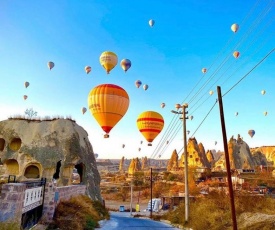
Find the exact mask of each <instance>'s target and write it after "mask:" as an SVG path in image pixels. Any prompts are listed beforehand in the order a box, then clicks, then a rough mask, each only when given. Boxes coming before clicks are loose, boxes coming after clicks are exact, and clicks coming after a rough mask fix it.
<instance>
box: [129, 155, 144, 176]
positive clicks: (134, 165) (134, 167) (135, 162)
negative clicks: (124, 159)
mask: <svg viewBox="0 0 275 230" xmlns="http://www.w3.org/2000/svg"><path fill="white" fill-rule="evenodd" d="M140 170H141V164H140V161H139V159H138V158H133V159H132V161H131V163H130V165H129V168H128V173H129V175H133V174H134V173H135V172H137V171H140Z"/></svg>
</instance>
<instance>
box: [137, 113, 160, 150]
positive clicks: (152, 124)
mask: <svg viewBox="0 0 275 230" xmlns="http://www.w3.org/2000/svg"><path fill="white" fill-rule="evenodd" d="M163 126H164V120H163V117H162V116H161V115H160V114H159V113H157V112H154V111H145V112H143V113H141V114H140V115H139V116H138V118H137V127H138V130H139V131H140V132H141V134H142V135H143V136H144V137H145V139H146V140H147V141H148V146H152V142H153V141H154V139H155V138H156V137H157V136H158V134H159V133H160V132H161V130H162V129H163Z"/></svg>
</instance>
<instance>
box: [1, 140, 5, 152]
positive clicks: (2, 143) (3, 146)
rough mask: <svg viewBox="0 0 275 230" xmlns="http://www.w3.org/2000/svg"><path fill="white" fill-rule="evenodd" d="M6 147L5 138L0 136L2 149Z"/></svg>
mask: <svg viewBox="0 0 275 230" xmlns="http://www.w3.org/2000/svg"><path fill="white" fill-rule="evenodd" d="M4 148H5V139H4V138H0V151H3V150H4Z"/></svg>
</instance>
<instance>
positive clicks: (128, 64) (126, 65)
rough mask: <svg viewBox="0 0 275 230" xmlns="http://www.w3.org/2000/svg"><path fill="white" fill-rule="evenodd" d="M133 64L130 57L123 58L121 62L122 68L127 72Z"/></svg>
mask: <svg viewBox="0 0 275 230" xmlns="http://www.w3.org/2000/svg"><path fill="white" fill-rule="evenodd" d="M131 65H132V63H131V61H130V60H129V59H123V60H122V61H121V62H120V66H121V68H122V69H123V70H124V71H125V73H126V71H127V70H128V69H130V67H131Z"/></svg>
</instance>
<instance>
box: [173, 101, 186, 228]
mask: <svg viewBox="0 0 275 230" xmlns="http://www.w3.org/2000/svg"><path fill="white" fill-rule="evenodd" d="M175 107H176V109H177V110H178V109H179V108H182V111H181V112H177V111H174V110H172V111H171V112H172V113H176V114H182V117H181V119H182V122H183V145H184V174H185V175H184V184H185V192H184V194H185V195H184V198H185V201H184V202H185V223H188V221H189V185H188V156H187V140H186V119H187V117H186V116H185V115H186V114H187V113H188V112H186V109H187V108H188V104H187V103H185V104H183V105H180V104H176V105H175Z"/></svg>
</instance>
